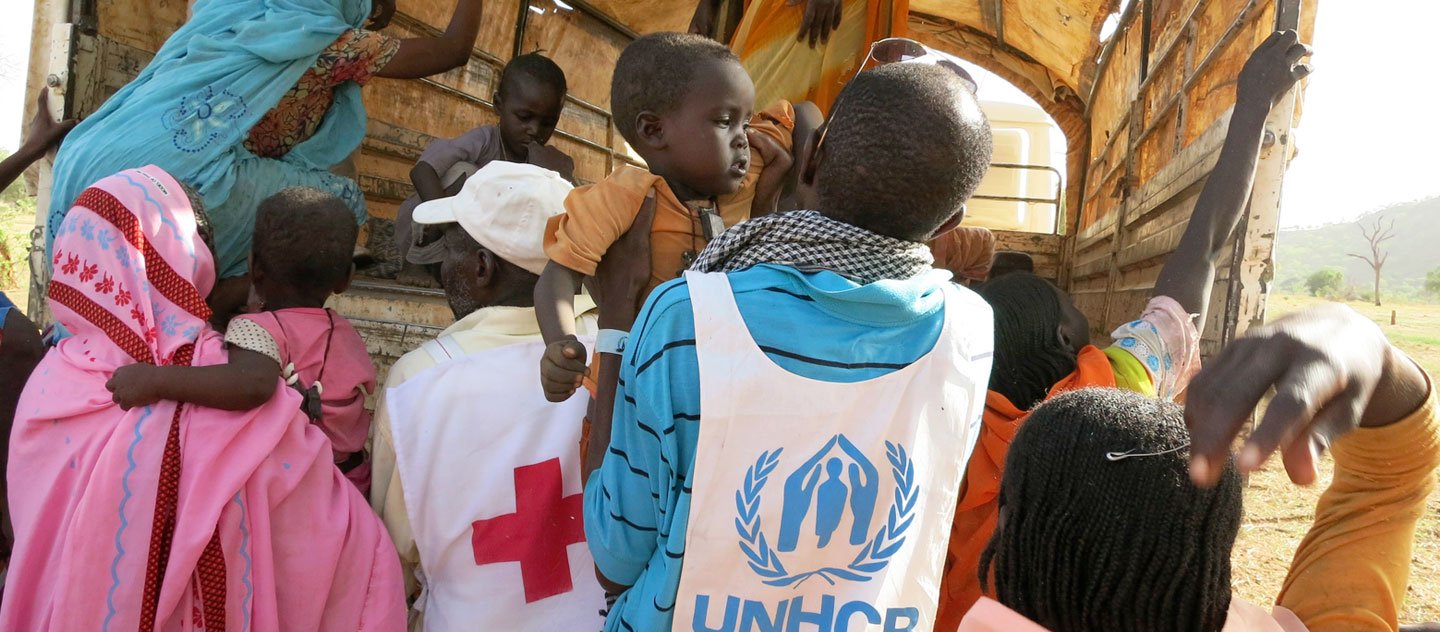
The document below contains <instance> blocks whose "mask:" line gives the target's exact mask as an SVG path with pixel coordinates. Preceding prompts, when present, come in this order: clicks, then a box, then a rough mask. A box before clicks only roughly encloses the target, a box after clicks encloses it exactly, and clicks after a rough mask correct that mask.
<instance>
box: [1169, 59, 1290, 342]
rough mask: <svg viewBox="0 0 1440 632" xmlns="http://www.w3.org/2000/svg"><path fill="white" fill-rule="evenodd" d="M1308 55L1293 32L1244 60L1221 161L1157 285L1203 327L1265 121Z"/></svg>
mask: <svg viewBox="0 0 1440 632" xmlns="http://www.w3.org/2000/svg"><path fill="white" fill-rule="evenodd" d="M1309 54H1310V47H1309V46H1306V45H1305V44H1302V43H1300V40H1299V36H1298V35H1296V34H1295V32H1294V31H1283V32H1277V33H1273V34H1271V35H1270V37H1269V38H1268V39H1266V40H1265V42H1264V43H1262V44H1260V47H1259V48H1257V49H1255V52H1254V53H1252V54H1251V55H1250V59H1249V61H1246V62H1245V68H1244V69H1243V70H1241V71H1240V80H1239V85H1238V87H1237V88H1236V97H1235V112H1234V114H1233V115H1232V116H1231V118H1230V128H1229V130H1228V131H1227V133H1226V135H1225V144H1224V146H1222V147H1221V148H1220V158H1219V161H1218V162H1216V163H1215V170H1214V171H1212V172H1211V173H1210V178H1209V179H1208V180H1206V182H1205V188H1204V189H1202V190H1201V191H1200V198H1199V199H1198V200H1197V201H1196V202H1195V212H1194V213H1193V214H1191V216H1190V224H1189V225H1188V226H1187V227H1186V228H1185V234H1184V236H1183V237H1181V238H1180V245H1179V247H1177V248H1176V249H1175V252H1173V253H1171V254H1170V258H1169V259H1168V260H1167V261H1166V262H1165V267H1164V268H1163V269H1162V270H1161V271H1160V278H1159V279H1158V280H1157V281H1156V282H1155V295H1156V296H1168V297H1170V298H1173V299H1175V301H1176V302H1178V303H1180V305H1181V307H1183V308H1185V311H1186V312H1187V313H1191V314H1200V322H1202V323H1203V322H1205V310H1206V308H1207V307H1208V306H1209V304H1210V288H1211V286H1213V285H1214V283H1215V262H1216V260H1217V259H1219V257H1220V253H1221V251H1222V250H1224V248H1225V244H1226V243H1228V242H1229V241H1230V235H1231V234H1232V233H1234V232H1235V226H1236V225H1237V224H1238V223H1239V222H1240V217H1241V216H1242V215H1243V214H1244V212H1245V207H1246V204H1247V202H1248V201H1249V199H1250V188H1251V186H1253V185H1254V183H1255V166H1256V163H1257V161H1258V159H1259V156H1260V142H1261V139H1262V138H1263V137H1264V133H1265V117H1266V116H1268V115H1269V114H1270V108H1271V107H1272V106H1274V104H1275V102H1276V101H1279V100H1280V97H1282V96H1284V95H1285V93H1286V92H1287V91H1289V90H1290V87H1291V86H1293V85H1295V82H1297V81H1299V80H1300V79H1301V78H1303V77H1305V76H1306V75H1308V74H1310V66H1309V65H1307V64H1302V63H1299V61H1300V59H1301V58H1302V57H1305V56H1306V55H1309Z"/></svg>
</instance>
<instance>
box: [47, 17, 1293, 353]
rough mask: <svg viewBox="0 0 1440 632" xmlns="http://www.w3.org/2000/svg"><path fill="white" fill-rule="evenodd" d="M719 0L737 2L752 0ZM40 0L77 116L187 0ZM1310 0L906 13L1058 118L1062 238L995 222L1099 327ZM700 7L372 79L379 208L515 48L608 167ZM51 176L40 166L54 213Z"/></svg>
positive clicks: (514, 43)
mask: <svg viewBox="0 0 1440 632" xmlns="http://www.w3.org/2000/svg"><path fill="white" fill-rule="evenodd" d="M720 1H721V3H722V5H724V7H725V8H726V9H727V10H728V11H730V12H731V13H732V14H733V12H734V11H735V10H737V9H738V7H739V6H741V5H740V2H741V0H720ZM847 1H848V0H847ZM35 2H36V13H35V18H36V19H35V26H34V39H33V43H32V55H31V64H30V68H29V78H28V79H29V88H30V90H31V92H32V93H33V91H35V90H38V89H39V88H40V86H41V85H48V86H49V87H50V88H51V89H52V90H54V91H55V92H54V94H52V97H56V98H52V99H51V103H52V104H54V105H55V106H57V107H58V108H60V109H63V114H65V115H66V116H77V115H78V116H83V115H85V114H88V113H90V112H93V111H94V110H95V109H97V108H98V107H99V106H100V104H101V103H102V102H103V101H104V99H105V98H107V97H108V96H109V95H111V94H113V93H114V92H115V91H116V90H118V89H119V88H120V87H121V86H123V85H124V83H125V82H126V81H128V80H129V79H130V78H131V77H133V76H135V74H137V73H138V72H139V71H140V69H141V68H142V67H143V66H144V64H145V63H146V62H148V61H149V58H150V55H151V54H152V51H154V50H157V49H158V48H159V46H160V45H161V44H162V43H163V42H164V40H165V38H166V37H168V36H169V34H170V33H171V32H173V31H174V30H175V29H176V28H178V27H179V26H180V24H181V23H182V22H183V21H184V19H185V17H186V12H187V9H188V6H187V3H186V2H184V1H183V0H35ZM1316 2H1317V0H1133V1H1132V2H1130V4H1129V6H1128V7H1127V9H1126V10H1125V11H1124V12H1123V15H1119V16H1118V25H1117V26H1118V28H1116V29H1115V30H1114V33H1113V35H1111V36H1110V37H1109V38H1108V39H1106V40H1104V41H1103V42H1102V41H1101V39H1100V37H1099V33H1100V31H1101V29H1102V25H1103V24H1104V22H1105V21H1106V20H1107V19H1108V20H1112V21H1113V20H1115V17H1116V16H1115V14H1116V13H1117V11H1118V7H1119V0H910V9H911V13H910V24H909V27H910V31H911V34H912V36H913V37H916V38H917V39H920V40H921V41H923V42H926V43H927V44H929V45H931V46H934V47H936V48H939V49H942V50H945V51H947V52H949V53H952V54H954V55H956V56H959V57H961V58H964V59H966V60H969V61H972V62H975V63H977V64H979V65H981V66H983V67H985V68H987V69H988V70H991V71H992V72H995V73H996V74H998V75H1000V76H1002V77H1004V78H1005V79H1007V80H1009V81H1010V82H1011V83H1013V84H1014V85H1016V86H1017V87H1018V88H1020V89H1021V90H1022V91H1024V92H1026V93H1027V94H1029V95H1030V96H1031V97H1032V98H1034V99H1035V100H1036V101H1037V102H1038V103H1039V104H1040V105H1041V107H1042V108H1044V109H1045V110H1046V112H1047V113H1048V114H1050V115H1051V117H1052V118H1054V120H1055V121H1056V123H1057V124H1058V125H1059V126H1060V128H1061V129H1062V131H1063V132H1064V133H1065V136H1066V140H1067V142H1068V154H1067V169H1066V174H1067V177H1066V181H1065V182H1064V189H1063V190H1062V191H1057V196H1056V200H1054V201H1055V202H1057V203H1059V204H1060V206H1061V212H1060V213H1059V216H1060V217H1062V218H1063V223H1062V225H1060V226H1057V231H1056V234H1035V233H1018V232H1007V231H999V232H998V233H997V242H998V247H999V248H1000V249H1008V250H1020V251H1024V252H1027V253H1030V254H1031V255H1032V256H1034V257H1035V259H1036V264H1037V272H1039V273H1040V274H1042V275H1044V276H1047V277H1049V278H1052V279H1054V280H1056V282H1057V283H1059V284H1060V285H1061V287H1063V288H1065V289H1067V290H1069V291H1070V292H1071V293H1072V294H1073V295H1074V296H1075V298H1076V302H1077V304H1078V305H1079V307H1080V308H1081V309H1082V310H1083V311H1084V312H1086V313H1087V314H1088V315H1089V316H1090V318H1091V322H1092V324H1093V326H1094V327H1095V332H1096V333H1097V334H1101V333H1104V332H1107V331H1109V329H1110V328H1112V327H1113V326H1115V325H1117V324H1119V323H1121V322H1124V321H1126V320H1129V319H1130V318H1132V317H1134V316H1135V315H1137V314H1138V313H1139V311H1140V309H1141V308H1142V307H1143V305H1144V304H1145V300H1146V299H1147V298H1148V296H1149V293H1150V291H1151V289H1152V288H1153V286H1154V282H1155V279H1156V277H1157V275H1158V274H1159V270H1160V267H1161V265H1162V264H1163V262H1164V259H1165V256H1166V255H1167V254H1168V253H1170V252H1171V251H1173V250H1174V248H1175V247H1176V245H1177V244H1178V242H1179V238H1180V235H1181V233H1183V231H1184V227H1185V225H1186V223H1187V221H1188V219H1189V216H1190V213H1191V211H1192V209H1193V208H1194V204H1195V198H1196V197H1197V196H1198V194H1199V190H1200V187H1201V186H1202V185H1203V183H1204V181H1205V178H1206V177H1207V176H1208V175H1209V172H1210V170H1211V169H1212V168H1213V166H1214V162H1215V160H1216V157H1217V155H1218V153H1219V148H1220V144H1221V142H1222V141H1223V139H1224V134H1225V127H1226V123H1227V121H1228V119H1229V113H1230V110H1231V108H1232V106H1233V103H1234V89H1235V78H1236V76H1237V75H1238V73H1239V69H1240V66H1241V65H1242V64H1243V63H1244V61H1245V59H1246V58H1247V57H1248V55H1249V53H1250V51H1251V50H1252V49H1253V48H1254V46H1255V45H1257V44H1258V43H1259V42H1260V41H1261V40H1263V39H1264V37H1265V36H1266V35H1267V34H1268V33H1269V32H1270V31H1271V30H1273V29H1275V28H1295V29H1298V30H1299V31H1300V32H1301V36H1302V38H1303V39H1306V40H1308V39H1310V35H1311V33H1312V32H1313V25H1314V13H1315V6H1316ZM400 5H401V6H400V12H399V14H398V15H397V16H396V19H395V21H394V22H393V24H392V25H391V26H390V27H389V29H388V31H387V32H390V33H393V34H395V35H398V36H402V37H403V36H407V35H413V34H420V33H434V32H437V31H438V27H437V26H436V25H439V24H443V23H444V21H445V20H446V19H447V18H448V15H449V12H450V10H451V9H452V7H453V0H412V1H406V0H401V2H400ZM694 6H695V5H694V0H591V1H589V2H583V1H579V0H564V1H563V2H555V0H489V1H487V2H486V4H485V8H484V24H485V26H484V28H483V29H482V33H481V35H480V38H479V40H478V41H477V43H476V46H475V49H474V50H473V52H472V55H471V57H470V61H469V63H468V64H467V65H466V66H465V67H463V68H460V69H457V70H454V71H451V72H448V73H445V74H443V75H440V76H437V77H432V78H429V79H424V80H420V81H414V82H399V81H391V80H384V79H376V80H375V81H374V83H372V84H371V87H369V88H367V89H366V103H367V107H368V110H369V113H370V118H369V123H368V129H367V135H366V138H365V141H364V143H363V144H362V146H361V150H360V152H359V155H358V158H357V166H358V167H359V171H360V177H359V183H360V186H361V189H362V190H363V191H364V192H365V194H366V196H367V199H368V201H369V204H370V207H371V214H372V216H375V217H379V218H385V217H393V216H394V210H395V207H396V205H398V203H399V202H400V201H401V200H402V199H403V198H404V197H405V196H406V195H408V194H409V191H410V189H409V183H408V176H407V174H408V172H409V170H410V167H411V166H412V165H413V163H414V161H415V159H416V158H417V157H418V156H419V153H420V151H421V150H422V149H423V148H424V146H425V144H426V143H427V142H428V141H429V140H430V139H431V138H434V137H437V136H454V135H458V134H459V133H461V132H464V131H465V130H468V129H470V128H472V127H474V126H476V125H481V124H485V123H490V122H494V120H495V113H494V108H493V105H492V104H491V95H493V93H494V90H495V86H496V82H497V81H498V76H499V68H500V67H501V65H503V60H504V59H508V58H509V57H510V56H512V55H514V54H516V53H518V52H525V51H530V50H536V49H543V50H545V51H546V52H547V54H548V55H550V56H551V57H553V58H555V59H556V60H557V62H559V63H560V64H561V66H562V67H564V68H565V69H566V71H567V74H568V75H569V78H570V87H571V90H570V97H569V106H568V107H567V108H566V110H565V114H564V116H563V118H562V121H561V123H560V126H559V131H558V132H557V134H556V140H555V141H554V142H555V143H556V144H557V146H559V148H561V149H562V150H565V151H566V152H567V153H570V154H572V155H573V156H575V157H576V163H577V166H576V174H577V176H578V177H579V178H581V179H584V180H598V179H600V178H602V177H604V175H605V174H607V173H608V172H609V171H610V170H611V169H613V168H614V167H615V166H616V165H617V164H618V163H619V162H621V161H629V160H633V159H632V158H631V157H630V155H629V154H628V153H627V150H626V147H625V146H624V143H623V141H622V140H621V139H620V138H619V135H618V134H617V133H616V132H615V128H614V126H613V124H612V122H611V117H610V113H609V110H608V101H609V78H610V71H611V69H612V68H613V67H614V62H615V59H616V58H617V57H618V55H619V53H620V50H621V49H622V48H623V47H624V45H625V43H627V42H628V41H630V40H631V39H632V38H634V37H635V34H636V33H637V32H651V31H656V30H684V29H685V27H686V25H687V24H688V22H689V18H690V15H691V12H692V11H693V9H694ZM1301 90H1303V88H1302V89H1300V90H1296V91H1293V93H1292V94H1291V95H1290V96H1288V97H1287V98H1286V99H1285V100H1284V101H1283V102H1282V103H1281V104H1279V105H1278V106H1277V107H1275V108H1274V109H1273V111H1272V114H1271V116H1270V118H1269V120H1268V121H1267V125H1266V130H1267V131H1266V141H1265V146H1264V149H1263V151H1262V157H1261V162H1260V167H1259V174H1258V176H1257V180H1256V187H1255V191H1254V193H1253V194H1252V196H1251V201H1250V208H1249V212H1248V213H1247V215H1246V218H1245V220H1244V223H1243V224H1242V228H1241V229H1240V230H1239V231H1238V234H1237V236H1236V239H1235V242H1234V244H1233V245H1232V249H1231V252H1230V253H1229V254H1228V255H1227V256H1226V258H1225V261H1224V263H1222V264H1221V265H1220V266H1219V270H1218V272H1217V275H1216V288H1215V291H1214V293H1213V297H1214V298H1213V301H1214V303H1213V304H1212V306H1211V309H1210V311H1209V313H1210V315H1211V316H1210V322H1208V323H1206V325H1207V326H1206V335H1205V340H1204V344H1203V350H1204V351H1206V352H1207V353H1208V352H1211V351H1213V350H1214V349H1216V348H1217V347H1218V346H1219V345H1221V344H1223V343H1224V342H1226V341H1228V340H1229V339H1231V338H1233V337H1234V336H1235V335H1236V334H1238V333H1240V332H1242V331H1244V330H1245V329H1246V328H1248V327H1249V326H1251V325H1252V324H1254V323H1257V322H1259V321H1260V320H1262V319H1263V318H1264V313H1265V295H1266V285H1267V283H1268V281H1269V279H1270V276H1271V272H1272V268H1273V253H1274V248H1275V244H1274V240H1275V234H1276V231H1277V226H1278V219H1279V211H1280V194H1281V188H1282V187H1281V185H1282V182H1283V177H1284V171H1285V166H1286V164H1287V163H1288V161H1289V159H1290V157H1292V156H1293V153H1294V147H1293V142H1292V138H1293V135H1292V134H1291V129H1292V127H1293V126H1294V125H1295V123H1296V122H1297V120H1298V116H1299V103H1300V97H1299V94H1298V93H1299V92H1301ZM31 107H33V105H32V106H31ZM28 115H29V114H28V113H27V116H28ZM1008 167H1025V166H1023V165H1008V166H1004V167H1002V168H1008ZM47 176H48V168H46V167H44V166H42V167H41V169H40V173H39V175H38V179H39V184H40V191H41V200H40V204H39V205H38V208H40V209H42V212H43V209H44V208H46V205H47V202H46V199H45V198H46V193H47V190H48V186H47V184H48V180H47ZM1062 198H1063V199H1062ZM36 263H39V264H41V266H42V267H43V265H44V263H45V262H44V260H43V258H42V259H40V260H39V261H36ZM41 290H43V287H34V288H32V302H31V306H30V309H31V311H32V312H37V313H38V312H39V311H41V309H43V301H42V300H41V299H40V297H42V296H43V291H41ZM367 298H368V299H377V298H378V299H381V300H380V301H379V302H378V304H377V303H376V302H374V301H373V300H372V301H371V302H369V303H367V302H366V300H365V299H367ZM407 306H408V307H407ZM341 310H342V311H343V312H346V313H347V315H349V316H352V318H355V319H358V320H361V321H364V322H365V323H366V324H367V326H366V327H363V328H362V329H364V330H365V331H366V333H367V336H368V337H370V342H371V347H372V351H373V352H375V353H376V355H377V357H379V358H393V357H398V355H399V354H400V353H403V352H404V351H406V350H408V348H412V347H413V346H415V345H416V344H418V343H419V342H420V341H421V340H423V339H424V338H425V337H426V336H430V335H433V333H434V332H435V331H436V330H437V328H438V327H442V326H443V325H444V324H445V316H447V315H448V313H447V312H445V310H444V309H443V303H442V302H441V301H440V300H439V298H438V294H437V293H434V292H427V291H415V290H402V289H398V288H394V287H392V286H385V285H383V284H365V283H362V284H360V286H359V296H358V298H352V299H349V300H348V301H347V302H345V303H344V304H343V305H342V307H341ZM386 364H388V363H386Z"/></svg>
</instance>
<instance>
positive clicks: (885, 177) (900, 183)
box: [816, 64, 992, 241]
mask: <svg viewBox="0 0 1440 632" xmlns="http://www.w3.org/2000/svg"><path fill="white" fill-rule="evenodd" d="M830 112H831V115H832V118H831V120H830V123H829V124H828V131H826V132H825V136H824V141H823V143H822V145H821V148H820V149H821V151H822V152H823V154H824V160H823V161H822V162H821V163H820V165H819V171H818V173H817V174H816V178H817V183H816V185H817V189H818V192H819V194H820V211H821V212H822V213H824V214H826V215H828V216H831V217H833V218H834V219H838V220H841V221H844V222H847V223H850V224H854V225H856V226H859V227H861V228H865V229H867V230H870V231H872V232H876V233H880V234H882V235H887V236H890V237H895V238H899V239H908V240H911V241H925V240H927V239H929V237H930V235H931V234H932V233H933V232H934V231H935V229H937V228H939V227H940V225H941V224H944V223H945V222H946V221H947V220H949V219H950V218H951V217H953V216H954V215H955V213H956V212H958V211H959V210H960V206H961V205H962V204H964V203H965V200H967V199H969V198H970V194H971V193H974V192H975V187H977V186H979V184H980V179H981V178H982V177H984V175H985V170H986V169H988V168H989V166H990V153H991V149H992V146H991V140H990V124H989V122H987V121H986V120H985V115H984V114H983V113H982V112H981V111H980V104H979V102H977V101H976V100H975V95H974V94H972V93H971V92H970V90H969V89H968V88H967V86H966V85H965V83H964V82H963V81H962V80H961V79H960V77H959V76H957V75H956V74H955V73H953V72H950V71H948V70H945V69H943V68H940V67H937V66H931V65H926V64H890V65H887V66H881V67H879V68H875V69H873V70H867V71H865V72H862V73H860V75H859V76H857V77H856V78H855V80H854V81H851V82H850V85H848V86H846V87H845V89H844V90H843V91H842V92H841V93H840V96H839V98H837V99H836V101H835V105H834V106H833V107H831V108H830Z"/></svg>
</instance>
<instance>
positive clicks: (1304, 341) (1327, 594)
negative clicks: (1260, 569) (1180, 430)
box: [1185, 305, 1440, 632]
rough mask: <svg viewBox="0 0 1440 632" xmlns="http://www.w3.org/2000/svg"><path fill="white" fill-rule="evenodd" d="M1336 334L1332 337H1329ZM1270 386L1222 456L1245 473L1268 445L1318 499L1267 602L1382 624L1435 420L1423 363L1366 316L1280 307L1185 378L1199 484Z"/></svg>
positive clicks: (1417, 504)
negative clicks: (1330, 465) (1330, 459)
mask: <svg viewBox="0 0 1440 632" xmlns="http://www.w3.org/2000/svg"><path fill="white" fill-rule="evenodd" d="M1337 341H1343V344H1336V343H1337ZM1272 387H1273V388H1274V393H1275V394H1274V397H1273V398H1272V399H1271V401H1270V404H1269V406H1268V407H1267V408H1266V410H1265V415H1264V417H1263V418H1262V419H1261V421H1260V425H1259V426H1258V427H1257V428H1256V429H1255V431H1254V432H1253V433H1251V434H1250V436H1249V438H1247V439H1246V440H1245V444H1244V446H1243V447H1242V448H1241V450H1240V454H1239V456H1238V457H1236V459H1235V463H1236V466H1237V467H1238V468H1239V469H1240V470H1241V471H1242V472H1249V471H1253V470H1255V469H1256V468H1258V467H1260V465H1261V464H1262V463H1263V462H1264V460H1265V459H1266V458H1268V457H1269V456H1270V455H1271V454H1272V453H1274V452H1276V451H1279V452H1280V453H1281V454H1282V455H1283V457H1284V463H1285V469H1286V471H1287V472H1288V473H1289V474H1290V478H1291V480H1293V481H1295V482H1296V483H1301V484H1308V483H1310V482H1312V481H1314V480H1315V478H1316V468H1315V463H1316V461H1317V460H1318V457H1319V452H1320V451H1321V450H1323V449H1325V448H1327V447H1332V446H1333V452H1334V455H1335V478H1334V481H1333V482H1332V483H1331V485H1330V487H1329V489H1327V490H1326V491H1325V494H1324V495H1323V496H1321V498H1320V502H1319V504H1318V506H1317V507H1316V510H1315V521H1314V523H1313V524H1312V525H1311V527H1310V531H1309V533H1308V534H1307V535H1306V536H1305V540H1304V541H1302V542H1301V544H1300V548H1299V550H1298V551H1297V552H1296V553H1295V559H1294V561H1293V562H1292V563H1291V566H1290V573H1289V575H1288V576H1287V577H1286V579H1285V587H1284V589H1283V590H1282V591H1281V593H1280V596H1279V598H1278V600H1277V601H1278V603H1279V605H1281V606H1284V607H1286V608H1289V609H1290V610H1291V611H1293V612H1294V613H1295V614H1296V615H1298V616H1299V617H1300V618H1301V620H1302V621H1304V623H1305V625H1306V626H1308V627H1309V629H1310V630H1313V631H1315V632H1326V631H1329V630H1336V631H1339V630H1346V631H1350V630H1376V631H1379V630H1394V629H1395V625H1396V618H1397V616H1398V607H1399V604H1400V603H1402V602H1403V600H1404V597H1405V591H1406V586H1407V584H1408V582H1409V570H1410V559H1411V554H1412V549H1413V547H1414V538H1415V526H1416V521H1417V520H1418V519H1419V517H1420V516H1421V515H1423V513H1424V511H1425V499H1426V497H1427V496H1428V495H1429V493H1430V491H1431V490H1432V489H1433V488H1434V486H1435V478H1434V477H1435V470H1436V467H1437V465H1440V426H1437V423H1436V419H1435V402H1434V395H1433V393H1432V387H1431V385H1430V382H1429V380H1428V379H1427V377H1426V375H1425V373H1424V372H1423V371H1421V370H1420V368H1419V367H1417V366H1416V365H1415V363H1414V362H1412V361H1411V360H1410V359H1409V358H1408V357H1406V356H1405V354H1404V353H1402V352H1401V351H1400V350H1398V349H1396V348H1395V347H1394V346H1392V345H1391V344H1390V343H1389V342H1388V341H1386V340H1385V335H1384V334H1383V333H1382V332H1381V331H1380V328H1379V327H1377V326H1376V325H1375V323H1373V322H1371V321H1370V320H1368V319H1366V318H1365V317H1363V316H1361V315H1359V314H1357V313H1355V311H1354V310H1351V309H1350V308H1348V307H1344V306H1342V305H1326V306H1322V307H1317V308H1314V309H1310V310H1307V311H1305V312H1301V313H1298V314H1294V315H1291V316H1287V317H1285V318H1282V319H1280V320H1278V321H1276V322H1274V323H1271V324H1268V325H1265V326H1264V327H1261V328H1259V329H1257V330H1254V331H1252V332H1250V333H1249V334H1247V335H1246V336H1245V337H1244V338H1241V339H1239V340H1237V341H1235V342H1234V343H1232V344H1231V345H1230V346H1229V347H1227V348H1226V349H1225V350H1224V351H1223V352H1221V353H1220V355H1219V356H1217V357H1216V359H1215V361H1213V362H1212V363H1211V364H1210V366H1209V367H1207V368H1206V369H1205V371H1203V372H1202V373H1201V374H1200V375H1199V376H1198V377H1196V379H1195V381H1194V382H1192V383H1191V385H1190V391H1189V396H1188V398H1187V400H1186V405H1185V419H1186V422H1187V424H1188V425H1189V426H1190V439H1191V445H1190V450H1191V459H1192V462H1191V477H1192V478H1193V479H1194V480H1195V482H1197V483H1199V484H1204V485H1208V484H1212V483H1213V482H1214V481H1215V479H1216V478H1217V477H1218V476H1219V473H1220V468H1222V467H1224V465H1225V458H1226V456H1227V453H1228V452H1229V450H1230V446H1231V445H1232V442H1233V441H1234V440H1235V439H1236V437H1237V436H1238V435H1239V434H1240V431H1241V430H1242V428H1243V426H1244V424H1245V420H1247V419H1249V415H1250V413H1251V411H1253V410H1255V408H1256V407H1257V406H1258V405H1259V403H1260V400H1261V399H1262V398H1264V397H1265V396H1266V394H1267V392H1268V391H1269V390H1270V389H1271V388H1272Z"/></svg>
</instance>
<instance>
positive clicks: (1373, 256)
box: [1348, 217, 1395, 305]
mask: <svg viewBox="0 0 1440 632" xmlns="http://www.w3.org/2000/svg"><path fill="white" fill-rule="evenodd" d="M1356 225H1357V226H1359V227H1360V234H1361V235H1364V236H1365V241H1366V243H1368V244H1370V254H1368V255H1357V254H1355V253H1348V254H1349V256H1351V257H1355V258H1356V259H1359V260H1361V261H1364V262H1365V263H1367V264H1369V265H1370V269H1371V270H1374V271H1375V304H1376V305H1379V304H1380V269H1381V268H1384V267H1385V262H1386V261H1387V260H1389V259H1390V253H1389V252H1386V251H1384V250H1382V249H1381V244H1383V243H1385V242H1386V241H1387V240H1389V239H1390V238H1391V237H1394V236H1395V219H1394V218H1391V219H1390V222H1389V223H1386V222H1385V218H1384V217H1377V218H1375V225H1374V226H1370V227H1368V228H1367V227H1366V226H1365V225H1364V224H1360V223H1358V222H1357V223H1356Z"/></svg>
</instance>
